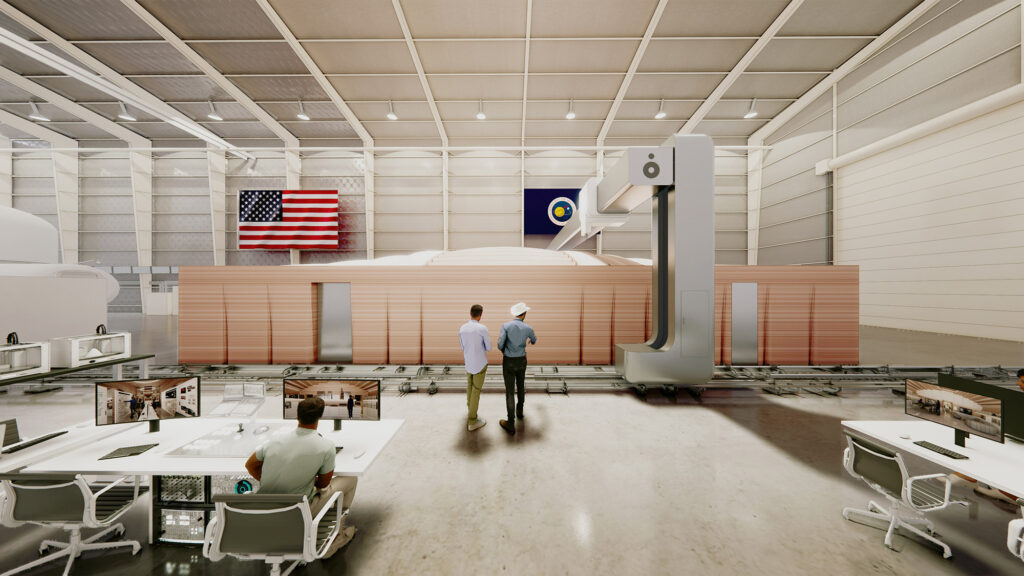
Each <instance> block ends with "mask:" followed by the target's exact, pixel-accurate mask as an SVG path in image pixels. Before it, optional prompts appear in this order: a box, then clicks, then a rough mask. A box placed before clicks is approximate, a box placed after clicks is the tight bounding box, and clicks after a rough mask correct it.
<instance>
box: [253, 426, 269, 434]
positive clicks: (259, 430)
mask: <svg viewBox="0 0 1024 576" xmlns="http://www.w3.org/2000/svg"><path fill="white" fill-rule="evenodd" d="M267 430H270V426H267V425H266V424H264V425H263V426H260V427H259V428H257V429H255V430H253V432H252V433H253V434H255V435H257V436H259V435H260V434H263V433H264V432H266V431H267Z"/></svg>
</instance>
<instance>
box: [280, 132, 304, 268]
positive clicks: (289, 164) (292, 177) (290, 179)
mask: <svg viewBox="0 0 1024 576" xmlns="http://www.w3.org/2000/svg"><path fill="white" fill-rule="evenodd" d="M284 170H285V175H284V177H285V188H287V189H288V190H298V189H299V188H301V187H302V157H301V156H299V151H298V150H285V151H284ZM289 256H290V262H291V263H292V264H299V263H300V262H301V261H302V251H301V250H295V249H292V250H289Z"/></svg>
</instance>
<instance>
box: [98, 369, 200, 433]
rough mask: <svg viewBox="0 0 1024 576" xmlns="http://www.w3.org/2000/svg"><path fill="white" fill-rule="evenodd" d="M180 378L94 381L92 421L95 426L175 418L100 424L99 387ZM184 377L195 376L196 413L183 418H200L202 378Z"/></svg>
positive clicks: (162, 419) (163, 419) (176, 377)
mask: <svg viewBox="0 0 1024 576" xmlns="http://www.w3.org/2000/svg"><path fill="white" fill-rule="evenodd" d="M180 378H183V376H174V377H169V378H128V379H124V380H102V381H98V382H95V383H94V386H93V396H92V405H93V410H92V412H93V421H94V422H95V423H96V426H119V425H124V424H143V423H145V422H163V421H165V420H177V418H157V419H156V420H137V421H135V422H111V423H109V424H100V421H99V409H100V394H99V387H100V386H101V385H103V384H118V383H121V382H140V381H143V380H178V379H180ZM184 378H187V379H189V380H191V379H193V378H195V381H196V415H195V416H185V418H200V417H201V416H202V414H203V395H202V390H203V387H202V382H201V380H202V378H200V377H199V376H198V375H195V376H185V377H184ZM175 389H177V386H175Z"/></svg>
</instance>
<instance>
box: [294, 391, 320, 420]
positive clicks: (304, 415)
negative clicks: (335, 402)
mask: <svg viewBox="0 0 1024 576" xmlns="http://www.w3.org/2000/svg"><path fill="white" fill-rule="evenodd" d="M298 412H299V423H300V424H304V425H306V426H309V425H310V424H313V423H315V422H316V421H317V420H319V419H320V417H321V416H323V415H324V401H323V400H321V399H320V398H318V397H316V396H314V397H312V398H306V399H305V400H303V401H302V402H299V410H298Z"/></svg>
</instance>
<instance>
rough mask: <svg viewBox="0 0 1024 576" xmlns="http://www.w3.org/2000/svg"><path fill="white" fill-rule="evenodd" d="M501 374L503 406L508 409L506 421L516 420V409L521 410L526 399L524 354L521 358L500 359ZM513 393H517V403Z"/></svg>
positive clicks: (506, 357)
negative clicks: (503, 394) (503, 393)
mask: <svg viewBox="0 0 1024 576" xmlns="http://www.w3.org/2000/svg"><path fill="white" fill-rule="evenodd" d="M501 375H502V377H503V378H504V379H505V407H506V408H507V409H508V421H509V422H510V423H512V422H515V421H516V412H515V411H516V409H517V408H518V410H519V412H522V411H523V401H524V400H526V356H523V357H521V358H509V357H508V356H505V357H504V358H502V359H501ZM515 393H518V394H519V403H518V404H517V403H516V401H515Z"/></svg>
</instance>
